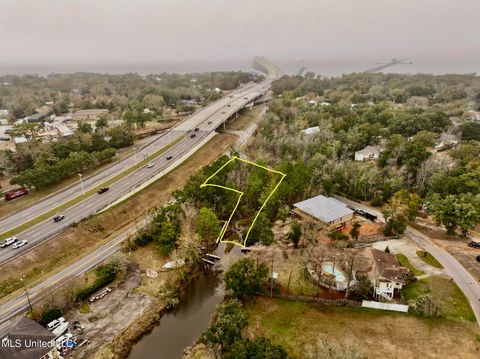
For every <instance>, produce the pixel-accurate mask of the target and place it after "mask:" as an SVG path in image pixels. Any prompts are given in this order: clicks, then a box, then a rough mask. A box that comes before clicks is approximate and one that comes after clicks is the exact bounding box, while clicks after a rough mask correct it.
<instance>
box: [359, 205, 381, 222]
mask: <svg viewBox="0 0 480 359" xmlns="http://www.w3.org/2000/svg"><path fill="white" fill-rule="evenodd" d="M354 212H355V213H356V214H358V215H360V216H362V217H365V218H366V219H368V220H370V221H372V222H375V220H376V219H377V216H376V215H374V214H372V213H369V212H367V211H364V210H363V209H360V208H355V209H354Z"/></svg>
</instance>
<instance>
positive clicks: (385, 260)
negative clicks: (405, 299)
mask: <svg viewBox="0 0 480 359" xmlns="http://www.w3.org/2000/svg"><path fill="white" fill-rule="evenodd" d="M372 255H373V261H374V263H375V269H376V271H377V274H378V275H379V276H380V277H381V278H383V279H387V280H389V281H392V282H397V283H403V284H405V277H406V276H407V275H408V269H407V268H405V267H402V266H401V265H400V263H399V262H398V260H397V258H396V257H395V256H394V255H393V254H390V253H387V252H384V251H380V250H378V249H374V248H372Z"/></svg>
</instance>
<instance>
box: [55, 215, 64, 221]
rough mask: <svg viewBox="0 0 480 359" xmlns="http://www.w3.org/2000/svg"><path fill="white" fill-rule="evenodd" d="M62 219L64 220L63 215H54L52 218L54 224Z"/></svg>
mask: <svg viewBox="0 0 480 359" xmlns="http://www.w3.org/2000/svg"><path fill="white" fill-rule="evenodd" d="M64 218H65V216H64V215H63V214H59V215H56V216H55V217H53V221H54V222H60V221H61V220H62V219H64Z"/></svg>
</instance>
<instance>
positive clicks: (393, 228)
mask: <svg viewBox="0 0 480 359" xmlns="http://www.w3.org/2000/svg"><path fill="white" fill-rule="evenodd" d="M383 216H384V217H385V227H383V234H384V235H386V236H395V235H401V234H403V233H404V232H405V229H407V220H406V218H405V216H404V215H403V214H401V213H395V212H390V211H385V212H383Z"/></svg>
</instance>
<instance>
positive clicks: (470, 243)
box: [468, 241, 480, 249]
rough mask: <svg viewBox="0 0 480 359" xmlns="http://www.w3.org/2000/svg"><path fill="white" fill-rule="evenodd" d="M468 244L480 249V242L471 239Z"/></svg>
mask: <svg viewBox="0 0 480 359" xmlns="http://www.w3.org/2000/svg"><path fill="white" fill-rule="evenodd" d="M468 246H469V247H472V248H477V249H480V242H475V241H470V242H468Z"/></svg>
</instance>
